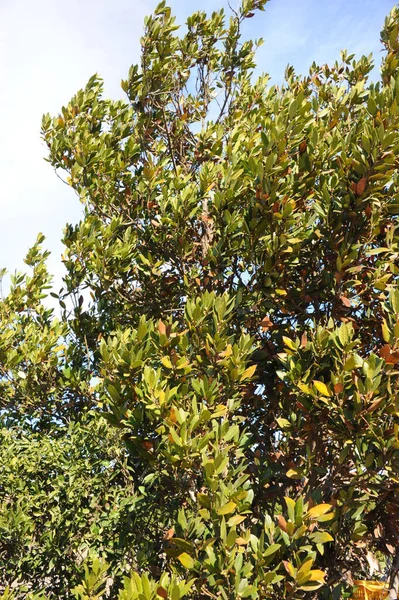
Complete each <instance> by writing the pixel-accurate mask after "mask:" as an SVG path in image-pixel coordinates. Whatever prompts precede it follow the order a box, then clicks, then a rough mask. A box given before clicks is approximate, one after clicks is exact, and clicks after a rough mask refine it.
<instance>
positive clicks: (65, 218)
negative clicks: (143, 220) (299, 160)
mask: <svg viewBox="0 0 399 600" xmlns="http://www.w3.org/2000/svg"><path fill="white" fill-rule="evenodd" d="M235 3H236V0H232V2H231V4H232V5H233V6H235ZM156 4H157V2H156V1H153V0H112V2H111V1H110V0H68V2H65V1H64V0H35V2H32V0H0V75H1V80H2V93H1V95H0V132H1V134H0V135H1V138H0V139H1V141H0V215H1V229H0V268H2V267H6V268H7V269H8V271H9V272H14V271H15V270H24V263H23V258H24V256H25V255H26V252H27V250H28V248H29V247H30V246H32V244H33V243H34V241H35V239H36V236H37V234H38V233H39V232H42V233H44V235H45V236H46V241H45V246H46V248H47V249H49V250H50V251H51V257H50V260H49V268H50V271H51V272H52V274H53V275H54V287H55V289H59V287H60V285H61V280H62V264H61V258H60V256H61V253H62V245H61V242H60V240H61V237H62V230H63V228H64V226H65V224H66V223H77V222H78V221H79V219H80V218H81V216H82V210H83V208H82V205H81V204H80V202H79V200H78V198H77V197H76V196H75V194H74V192H73V191H72V189H71V188H69V187H68V186H66V185H65V184H63V183H62V182H61V181H60V180H59V179H58V178H57V177H56V175H55V173H54V171H53V169H52V168H51V166H50V165H49V164H48V163H47V162H45V160H44V158H45V156H46V148H45V147H44V145H43V143H42V141H41V139H40V124H41V116H42V114H43V113H47V112H49V113H50V114H52V115H56V114H58V112H59V111H60V109H61V107H62V105H66V104H67V103H68V101H69V99H70V98H71V96H73V95H74V93H75V92H76V91H77V90H78V89H80V88H82V87H83V86H84V85H85V83H86V81H87V80H88V79H89V77H90V76H91V75H93V74H94V73H98V74H99V75H100V76H101V77H102V78H103V79H104V83H105V94H106V95H107V96H109V97H112V98H114V99H117V98H123V92H122V90H121V89H120V81H121V79H124V78H126V76H127V72H128V69H129V67H130V65H131V64H132V63H135V62H138V59H139V51H140V36H141V34H142V29H143V20H144V16H145V15H147V14H150V13H151V11H152V10H153V9H154V8H155V6H156ZM168 4H169V6H171V7H172V9H173V11H174V13H175V14H176V17H177V20H178V22H179V23H184V21H185V19H186V17H187V16H188V15H190V14H191V13H192V12H195V11H196V10H198V9H201V10H205V11H207V12H211V11H212V10H215V9H217V8H219V7H221V6H224V7H226V8H227V10H228V5H227V2H226V1H225V0H201V1H197V0H169V2H168ZM394 4H395V2H393V1H392V0H377V1H376V0H300V1H298V0H271V1H270V2H269V3H268V4H267V5H266V9H265V12H263V13H257V16H256V17H255V18H253V19H249V20H248V21H247V22H246V24H245V25H246V27H245V30H244V35H245V36H246V37H252V38H259V37H262V38H263V39H264V45H263V46H262V48H261V49H260V50H259V51H258V55H257V63H258V68H259V70H260V71H262V72H268V73H269V74H270V75H271V77H272V82H273V83H280V82H281V81H282V78H283V75H284V70H285V67H286V66H287V64H292V65H293V66H294V67H295V68H296V71H297V73H303V74H305V73H307V71H308V68H309V66H310V64H311V63H312V61H313V60H315V61H316V62H318V63H319V64H324V63H326V62H327V63H328V62H333V61H334V60H335V59H337V58H338V59H339V52H340V50H341V49H343V48H346V49H348V51H349V52H351V53H352V52H354V53H356V55H357V56H359V57H360V56H361V55H362V54H367V55H368V54H369V53H370V52H373V54H374V57H375V60H376V63H377V64H378V65H379V63H380V60H381V53H380V50H381V46H380V42H379V32H380V30H381V27H382V24H383V21H384V18H385V16H386V15H387V14H388V12H389V11H390V10H391V9H392V8H393V6H394ZM377 76H378V71H377V70H376V73H375V77H377ZM5 286H6V287H7V279H6V281H5Z"/></svg>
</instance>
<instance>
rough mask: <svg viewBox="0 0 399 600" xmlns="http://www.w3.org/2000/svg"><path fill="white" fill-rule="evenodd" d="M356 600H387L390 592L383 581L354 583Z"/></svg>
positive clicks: (354, 597)
mask: <svg viewBox="0 0 399 600" xmlns="http://www.w3.org/2000/svg"><path fill="white" fill-rule="evenodd" d="M353 583H354V585H355V591H354V592H353V596H352V598H353V599H354V600H386V598H388V594H389V590H388V589H387V587H386V583H384V582H383V581H354V582H353Z"/></svg>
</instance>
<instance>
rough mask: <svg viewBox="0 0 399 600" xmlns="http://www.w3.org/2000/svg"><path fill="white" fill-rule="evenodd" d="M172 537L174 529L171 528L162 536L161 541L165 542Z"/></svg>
mask: <svg viewBox="0 0 399 600" xmlns="http://www.w3.org/2000/svg"><path fill="white" fill-rule="evenodd" d="M174 535H175V529H174V527H172V528H171V529H168V531H167V532H166V533H165V535H164V536H163V539H164V540H165V541H167V540H171V539H172V537H173V536H174Z"/></svg>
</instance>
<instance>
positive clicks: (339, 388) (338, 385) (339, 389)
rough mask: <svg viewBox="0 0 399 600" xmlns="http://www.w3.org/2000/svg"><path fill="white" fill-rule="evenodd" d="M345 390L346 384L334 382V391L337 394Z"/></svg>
mask: <svg viewBox="0 0 399 600" xmlns="http://www.w3.org/2000/svg"><path fill="white" fill-rule="evenodd" d="M343 390H344V386H343V384H342V383H336V384H334V392H335V393H336V394H340V393H341V392H343Z"/></svg>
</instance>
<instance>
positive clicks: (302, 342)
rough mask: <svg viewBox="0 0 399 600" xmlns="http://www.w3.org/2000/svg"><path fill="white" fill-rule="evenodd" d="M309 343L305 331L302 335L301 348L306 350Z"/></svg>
mask: <svg viewBox="0 0 399 600" xmlns="http://www.w3.org/2000/svg"><path fill="white" fill-rule="evenodd" d="M307 343H308V336H307V334H306V331H304V332H303V334H302V337H301V347H302V348H305V346H306V344H307Z"/></svg>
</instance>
